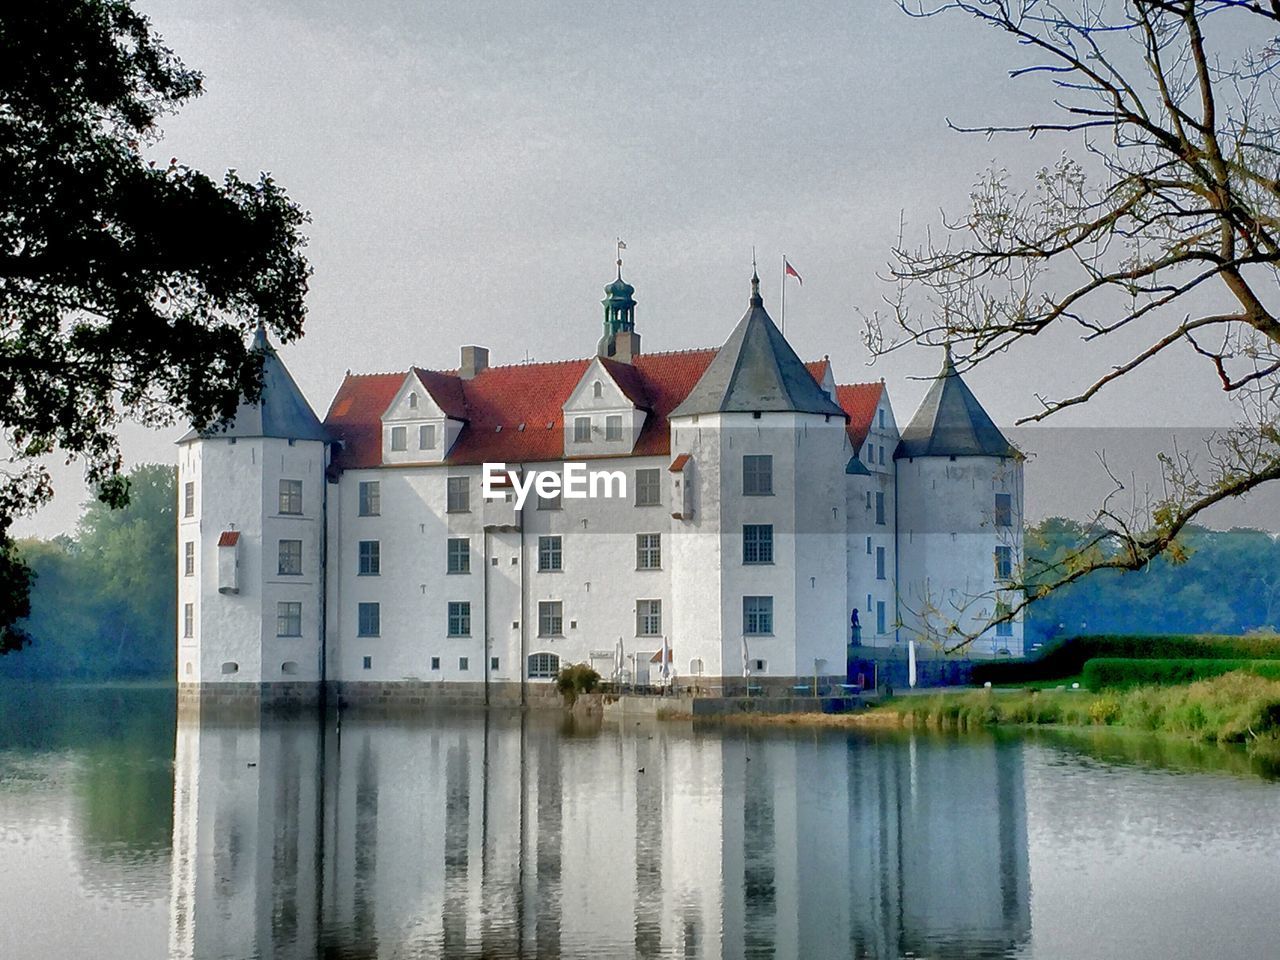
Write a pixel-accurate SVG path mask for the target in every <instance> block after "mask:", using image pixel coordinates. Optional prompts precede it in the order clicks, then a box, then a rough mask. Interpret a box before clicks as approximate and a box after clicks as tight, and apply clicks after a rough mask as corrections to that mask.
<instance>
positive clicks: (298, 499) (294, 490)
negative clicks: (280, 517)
mask: <svg viewBox="0 0 1280 960" xmlns="http://www.w3.org/2000/svg"><path fill="white" fill-rule="evenodd" d="M280 512H281V513H293V514H298V513H301V512H302V481H301V480H281V481H280Z"/></svg>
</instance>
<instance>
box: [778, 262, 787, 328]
mask: <svg viewBox="0 0 1280 960" xmlns="http://www.w3.org/2000/svg"><path fill="white" fill-rule="evenodd" d="M778 321H779V323H780V324H781V326H782V335H783V336H784V337H785V336H786V335H787V255H786V254H785V253H784V254H783V255H782V305H781V306H780V307H779V308H778Z"/></svg>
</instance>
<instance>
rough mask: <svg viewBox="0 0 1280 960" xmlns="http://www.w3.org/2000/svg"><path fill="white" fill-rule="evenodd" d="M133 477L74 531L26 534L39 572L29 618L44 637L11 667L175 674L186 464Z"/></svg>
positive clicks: (24, 552)
mask: <svg viewBox="0 0 1280 960" xmlns="http://www.w3.org/2000/svg"><path fill="white" fill-rule="evenodd" d="M128 481H129V488H130V491H131V494H130V499H129V503H128V505H127V506H125V507H123V508H119V509H113V508H111V507H109V506H107V505H106V504H104V503H102V502H100V501H98V502H90V503H88V504H86V505H85V512H84V514H83V516H82V517H81V520H80V524H79V526H78V528H77V531H76V536H75V538H74V539H73V538H71V537H65V536H64V537H59V538H57V539H54V540H49V541H41V540H24V541H22V542H21V543H20V547H21V551H20V552H21V556H22V559H23V560H24V561H25V562H26V563H28V564H29V565H30V566H31V569H32V570H33V571H34V572H35V574H36V579H35V583H34V585H33V587H32V590H31V611H30V619H29V620H27V621H26V622H25V623H24V624H23V626H24V628H25V629H26V630H27V631H28V632H30V634H31V635H32V636H34V637H35V638H36V639H37V640H38V641H39V642H38V643H36V644H35V645H34V646H32V647H31V649H29V650H27V651H26V652H24V653H23V654H22V655H21V656H19V657H9V658H6V659H5V660H2V661H0V671H2V674H3V675H8V676H23V677H50V678H53V677H57V678H108V677H131V676H134V677H137V676H146V677H158V678H165V679H168V678H170V677H172V676H173V674H174V660H175V654H174V631H175V624H176V618H177V603H178V590H177V586H178V585H177V562H178V558H177V541H176V537H175V533H174V531H175V530H176V528H177V519H176V516H175V512H176V508H175V496H176V493H175V487H176V471H175V470H174V468H173V467H171V466H168V465H161V464H145V465H142V466H139V467H135V468H134V469H133V470H131V471H130V472H129V475H128Z"/></svg>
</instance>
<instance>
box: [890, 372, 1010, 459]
mask: <svg viewBox="0 0 1280 960" xmlns="http://www.w3.org/2000/svg"><path fill="white" fill-rule="evenodd" d="M894 456H895V457H898V458H902V457H1016V456H1020V454H1019V453H1018V450H1017V449H1016V448H1015V447H1014V446H1013V444H1011V443H1010V442H1009V441H1008V440H1006V439H1005V437H1004V434H1003V433H1001V432H1000V428H999V427H997V426H996V425H995V423H994V421H992V419H991V418H990V417H989V416H987V411H985V410H983V409H982V404H980V403H979V402H978V398H977V397H975V396H974V395H973V391H971V390H970V389H969V387H968V386H967V385H966V384H965V382H964V381H963V380H962V379H961V378H960V374H959V373H958V372H957V371H956V365H955V363H954V362H953V361H952V359H951V349H950V348H949V347H948V348H947V353H946V357H945V358H944V359H943V361H942V370H941V371H939V373H938V376H937V377H936V378H934V381H933V385H932V386H930V387H929V392H928V393H927V394H925V398H924V401H923V402H922V403H921V404H920V409H919V410H917V411H916V415H915V416H914V417H912V418H911V422H910V423H909V424H907V427H906V429H905V430H903V431H902V442H901V443H899V444H898V450H897V452H896V453H895V454H894Z"/></svg>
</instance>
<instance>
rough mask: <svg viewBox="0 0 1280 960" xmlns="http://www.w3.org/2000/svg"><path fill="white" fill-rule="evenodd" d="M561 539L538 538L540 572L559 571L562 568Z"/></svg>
mask: <svg viewBox="0 0 1280 960" xmlns="http://www.w3.org/2000/svg"><path fill="white" fill-rule="evenodd" d="M560 559H561V557H560V538H559V537H539V538H538V572H539V573H546V572H548V571H557V570H560V569H561V566H560Z"/></svg>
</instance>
